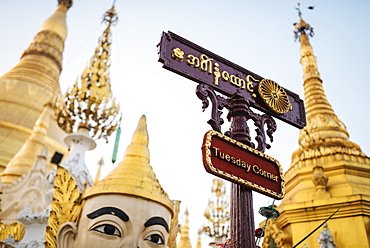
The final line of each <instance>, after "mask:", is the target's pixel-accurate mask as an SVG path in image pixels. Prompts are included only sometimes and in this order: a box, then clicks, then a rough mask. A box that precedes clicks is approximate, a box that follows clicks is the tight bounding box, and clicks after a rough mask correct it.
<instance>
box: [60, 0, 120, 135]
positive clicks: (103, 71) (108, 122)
mask: <svg viewBox="0 0 370 248" xmlns="http://www.w3.org/2000/svg"><path fill="white" fill-rule="evenodd" d="M103 21H104V22H105V23H107V27H106V29H105V30H104V32H103V34H102V36H101V37H100V39H99V44H98V47H97V48H96V49H95V54H94V56H93V57H92V58H91V60H90V64H89V65H88V66H87V67H86V69H85V70H84V71H83V73H82V75H81V77H80V78H79V80H77V81H76V83H75V84H74V86H73V87H72V89H69V90H68V91H67V93H66V95H65V103H63V104H62V106H61V107H60V111H59V113H58V124H59V126H60V127H61V128H62V129H63V130H65V131H66V132H68V133H71V132H75V131H76V130H77V129H78V128H79V127H85V128H87V129H89V131H90V135H91V136H92V137H93V138H95V139H100V138H104V139H107V138H108V137H109V136H110V135H111V134H112V133H113V132H114V131H115V130H116V129H117V127H118V124H119V122H120V117H118V116H119V113H120V106H119V104H117V103H116V101H115V98H114V97H113V96H112V91H111V84H110V74H109V68H110V64H111V63H110V53H111V52H110V49H111V43H112V41H111V26H112V25H113V24H114V23H116V22H117V13H116V12H115V10H114V6H113V7H112V8H111V9H109V10H108V11H106V12H105V14H104V17H103Z"/></svg>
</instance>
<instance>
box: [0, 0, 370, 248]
mask: <svg viewBox="0 0 370 248" xmlns="http://www.w3.org/2000/svg"><path fill="white" fill-rule="evenodd" d="M111 5H112V1H110V0H109V1H102V0H88V1H87V0H76V1H75V3H74V5H73V6H72V8H71V9H70V10H69V12H68V15H67V25H68V37H67V41H66V44H65V52H64V63H63V67H64V70H63V72H62V74H61V78H60V84H61V88H62V91H63V92H65V90H66V89H67V88H68V87H71V86H72V85H73V83H74V81H75V79H76V78H77V77H78V76H79V75H80V74H81V72H82V71H83V70H84V68H85V66H86V64H87V63H88V61H89V60H90V58H91V56H92V55H93V52H94V49H95V47H96V45H97V42H98V38H99V36H100V35H101V33H102V31H103V29H104V27H105V26H104V25H102V24H101V17H102V15H103V13H104V12H105V11H106V10H107V9H109V8H110V7H111ZM311 5H314V6H315V9H314V10H308V9H307V7H308V6H311ZM56 6H57V1H56V0H38V1H29V0H14V1H1V2H0V11H1V15H0V23H1V26H0V30H1V37H2V39H1V40H0V47H1V48H2V49H0V74H3V73H5V72H7V71H8V70H10V69H11V68H12V67H13V66H14V65H15V64H16V63H17V62H18V60H19V58H20V56H21V54H22V52H23V51H24V50H25V49H26V48H27V47H28V45H29V44H30V42H31V41H32V40H33V37H34V36H35V35H36V33H37V32H38V31H39V28H40V26H41V24H42V22H43V21H44V20H45V19H46V18H48V17H49V16H50V15H51V14H52V13H53V12H54V10H55V9H56ZM296 6H297V2H296V1H292V0H285V1H276V0H260V1H251V0H244V1H242V0H229V1H220V0H213V1H210V0H187V1H184V0H182V1H180V0H172V1H171V0H158V1H149V0H142V1H140V0H137V1H122V0H117V2H116V9H117V11H118V14H119V19H120V21H119V23H118V25H117V26H115V27H114V28H113V30H112V31H113V47H112V54H113V55H112V67H111V79H112V89H113V91H114V95H115V97H116V98H117V100H118V101H119V102H120V104H121V110H122V113H123V118H122V125H121V127H122V136H121V144H120V148H119V154H118V159H117V162H120V161H121V160H122V157H123V154H124V152H125V149H126V147H127V145H128V144H129V143H130V141H131V136H132V133H133V132H134V130H135V128H136V125H137V122H138V120H139V118H140V116H141V115H142V114H145V115H146V116H147V124H148V131H149V135H150V143H149V149H150V151H151V165H152V167H153V170H154V171H155V173H156V175H157V178H158V179H159V181H160V183H161V185H162V186H163V188H164V190H165V191H166V192H167V193H168V194H169V196H170V198H171V199H174V200H175V199H176V200H181V201H182V205H181V212H180V221H181V220H182V216H183V213H184V211H185V209H186V208H188V209H189V213H190V238H191V241H192V244H193V247H195V244H196V239H197V231H198V229H199V228H200V227H201V226H202V224H203V222H204V217H203V213H204V210H205V208H206V206H207V201H208V197H209V195H210V191H211V184H212V178H213V176H212V175H210V174H208V173H207V172H206V171H205V170H204V168H203V165H202V157H201V144H202V140H203V135H204V134H205V133H206V132H207V131H208V130H210V129H211V127H210V126H209V125H208V124H207V120H208V119H210V117H211V116H210V112H209V111H206V112H204V113H203V112H202V109H201V106H202V103H201V101H200V100H199V99H198V98H197V96H196V95H195V88H196V86H197V84H196V83H195V82H193V81H190V80H188V79H185V78H183V77H181V76H179V75H177V74H174V73H172V72H170V71H167V70H165V69H163V68H162V65H161V64H160V63H159V62H157V60H158V56H157V48H156V45H157V44H158V42H159V40H160V36H161V33H162V32H163V31H168V30H170V31H172V32H174V33H176V34H178V35H180V36H182V37H184V38H186V39H188V40H190V41H192V42H194V43H196V44H198V45H200V46H202V47H204V48H206V49H208V50H210V51H212V52H213V53H216V54H218V55H220V56H222V57H224V58H226V59H228V60H230V61H232V62H234V63H236V64H238V65H240V66H242V67H244V68H246V69H248V70H250V71H252V72H255V73H257V74H259V75H261V76H262V77H264V78H269V79H272V80H274V81H276V82H277V83H279V84H280V85H282V86H283V87H285V88H287V89H289V90H291V91H293V92H295V93H297V94H299V95H300V97H301V98H302V99H303V97H304V96H303V81H302V68H301V65H300V63H299V58H300V54H299V42H294V38H293V23H294V22H297V21H298V15H297V11H296V10H295V7H296ZM301 8H302V11H303V19H304V20H305V21H306V22H308V23H309V24H310V25H311V26H312V27H313V28H314V31H315V36H314V37H313V38H311V39H310V41H311V44H312V46H313V49H314V53H315V55H316V57H317V63H318V66H319V71H320V74H321V78H322V79H323V83H324V90H325V93H326V95H327V98H328V100H329V102H330V103H331V105H332V107H333V108H334V110H335V113H336V114H337V115H338V117H339V119H340V120H341V121H343V122H344V124H345V125H346V126H347V130H348V131H349V133H350V140H351V141H353V142H355V143H357V144H358V145H360V146H361V147H362V149H363V151H364V152H365V154H367V155H369V154H370V142H369V141H368V140H369V139H370V133H369V131H368V123H367V121H368V120H369V117H368V113H369V111H368V107H369V106H370V97H369V92H370V86H369V85H370V80H369V77H368V75H367V74H368V73H369V71H370V62H369V60H370V48H369V44H370V36H369V32H368V29H369V25H370V15H369V14H368V12H369V10H370V1H367V0H353V1H343V0H336V1H334V0H328V1H325V2H324V1H317V0H311V1H307V0H305V1H301ZM226 113H227V111H226V110H224V115H223V118H224V119H225V120H226ZM277 125H278V129H277V131H276V132H275V134H274V142H273V143H272V144H271V146H272V148H271V149H270V150H267V151H266V153H267V154H268V155H270V156H271V157H273V158H275V159H277V160H278V161H279V162H280V164H281V165H282V166H283V168H284V171H286V170H287V169H288V168H289V165H290V162H291V154H292V153H293V152H294V151H295V150H296V149H297V148H298V129H296V128H294V127H292V126H289V125H288V124H285V123H283V122H281V121H277ZM250 128H251V129H253V126H252V127H250ZM222 131H223V132H225V131H227V125H226V124H225V125H224V127H223V130H222ZM114 138H115V137H114V135H113V136H112V137H111V139H110V143H109V144H108V145H104V142H99V148H98V149H97V150H95V151H93V152H89V153H88V154H87V157H88V159H86V163H87V165H88V167H89V168H90V171H91V174H92V175H93V177H94V176H95V171H96V163H97V161H98V160H99V159H100V157H101V156H103V155H104V158H105V168H104V171H105V174H106V173H108V172H109V171H110V170H112V169H113V168H114V167H115V166H116V165H112V164H111V162H110V160H111V153H112V145H113V143H114ZM329 180H330V179H329ZM271 203H272V199H271V198H268V197H266V196H263V195H261V194H258V193H256V194H254V205H255V214H256V216H258V213H257V211H258V209H259V207H261V206H267V205H269V204H271ZM256 218H257V219H256V226H257V223H258V222H261V221H262V220H263V219H262V218H260V217H259V216H258V217H256ZM208 242H209V239H206V238H205V237H204V236H203V247H207V246H206V244H207V243H208Z"/></svg>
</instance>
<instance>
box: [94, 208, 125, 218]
mask: <svg viewBox="0 0 370 248" xmlns="http://www.w3.org/2000/svg"><path fill="white" fill-rule="evenodd" d="M104 214H111V215H115V216H117V217H118V218H120V219H121V220H123V221H128V220H129V217H128V216H127V214H126V213H125V212H123V211H122V210H121V209H118V208H115V207H104V208H99V209H98V210H95V211H94V212H92V213H89V214H88V215H87V218H89V219H95V218H97V217H99V216H102V215H104Z"/></svg>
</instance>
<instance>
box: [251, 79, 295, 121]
mask: <svg viewBox="0 0 370 248" xmlns="http://www.w3.org/2000/svg"><path fill="white" fill-rule="evenodd" d="M258 93H259V94H260V96H261V98H262V100H263V101H264V102H265V104H266V105H267V107H268V108H269V109H271V110H272V111H274V112H275V113H277V114H285V113H286V112H288V111H289V110H292V105H291V104H290V102H289V98H288V95H287V93H286V92H285V90H284V88H283V87H281V86H280V85H279V84H277V83H276V82H274V81H272V80H270V79H263V80H262V81H261V82H260V83H259V85H258Z"/></svg>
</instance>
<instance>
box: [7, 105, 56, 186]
mask: <svg viewBox="0 0 370 248" xmlns="http://www.w3.org/2000/svg"><path fill="white" fill-rule="evenodd" d="M51 108H52V105H51V104H50V103H48V104H46V105H45V106H44V110H43V111H42V113H41V115H40V116H39V118H38V119H37V121H36V124H35V126H34V128H33V131H32V134H31V136H30V137H29V138H28V139H27V140H26V142H25V143H24V145H23V146H22V148H21V149H20V150H19V152H18V153H17V154H16V155H15V156H14V157H13V158H12V159H11V160H10V161H9V163H8V164H7V166H6V168H5V170H4V171H3V173H2V175H1V181H2V183H4V184H10V183H12V182H14V181H15V180H16V179H18V178H19V177H21V176H22V175H23V174H25V173H27V172H28V171H29V170H30V169H32V167H33V166H34V164H35V162H36V159H37V155H38V154H39V153H40V152H41V150H42V149H43V148H44V146H45V143H44V138H45V136H46V134H47V131H48V128H49V120H50V115H51Z"/></svg>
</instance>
